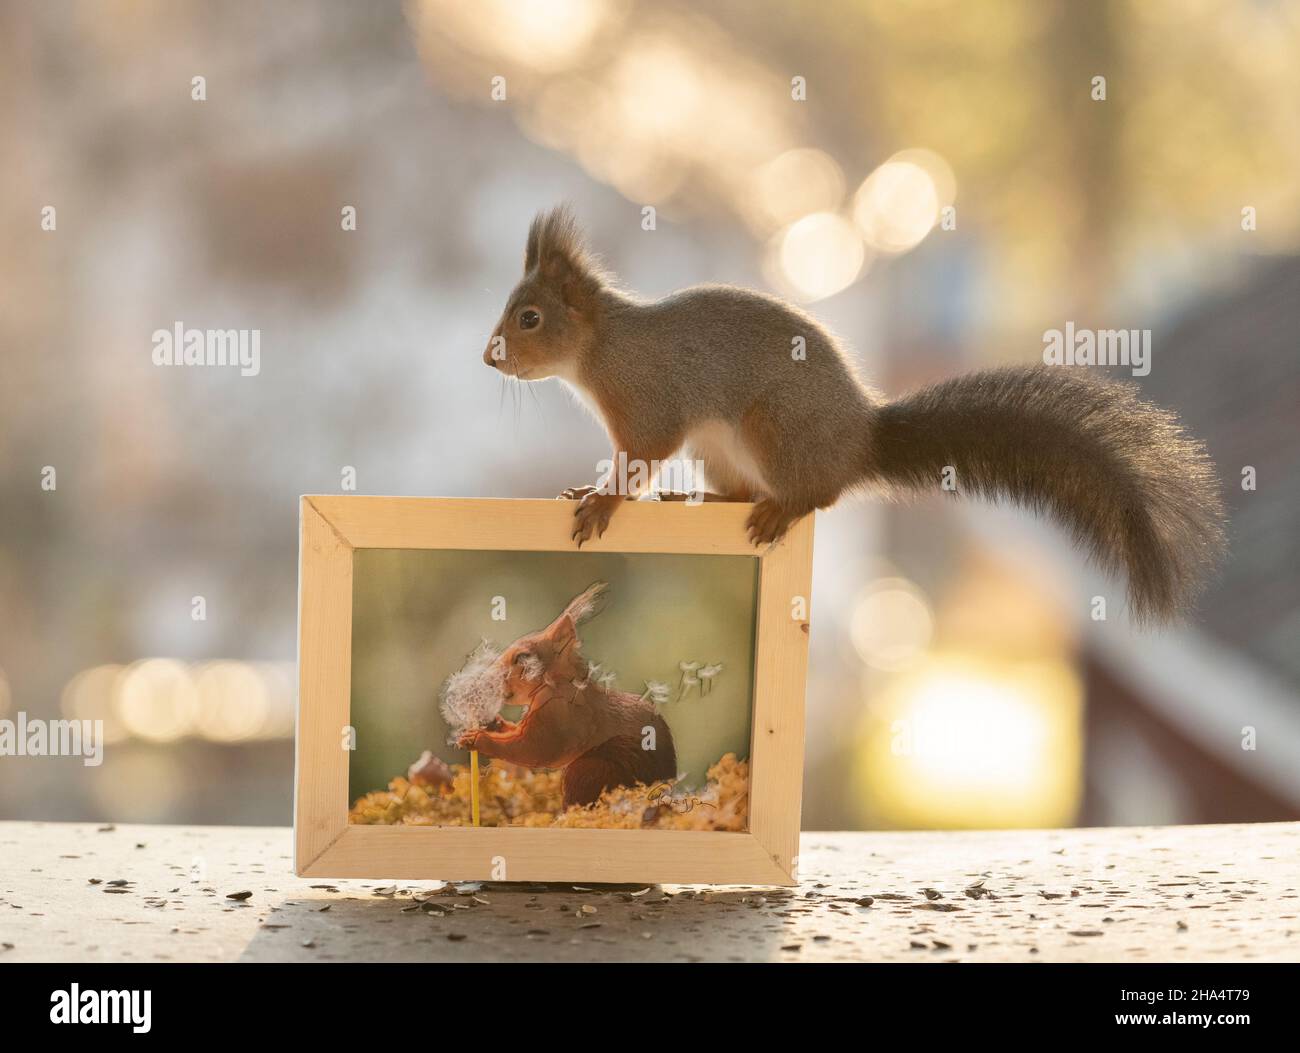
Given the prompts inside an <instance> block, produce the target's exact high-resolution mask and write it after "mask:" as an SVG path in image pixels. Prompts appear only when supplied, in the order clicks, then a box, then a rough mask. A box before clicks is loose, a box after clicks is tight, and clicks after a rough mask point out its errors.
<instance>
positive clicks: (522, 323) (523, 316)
mask: <svg viewBox="0 0 1300 1053" xmlns="http://www.w3.org/2000/svg"><path fill="white" fill-rule="evenodd" d="M541 322H542V316H541V314H540V313H539V312H538V311H535V310H533V308H531V307H529V308H527V309H526V310H524V311H521V312H519V328H520V329H536V328H537V327H538V326H539V325H540V324H541Z"/></svg>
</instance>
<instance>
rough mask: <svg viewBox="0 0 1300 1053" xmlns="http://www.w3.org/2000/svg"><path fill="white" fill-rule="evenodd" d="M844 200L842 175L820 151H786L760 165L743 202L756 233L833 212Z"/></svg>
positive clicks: (825, 154)
mask: <svg viewBox="0 0 1300 1053" xmlns="http://www.w3.org/2000/svg"><path fill="white" fill-rule="evenodd" d="M843 201H844V173H843V171H841V169H840V166H839V165H838V164H836V163H835V159H834V158H832V157H831V156H830V155H829V154H827V153H825V152H823V151H821V150H812V149H806V148H801V149H797V150H787V151H785V153H783V154H781V155H780V156H778V157H775V158H773V159H772V160H771V161H768V162H767V163H766V164H764V165H761V166H760V167H759V168H758V169H757V170H756V171H755V172H754V173H753V175H752V177H751V179H750V186H749V193H748V194H747V195H746V198H745V201H744V202H743V204H744V206H745V208H746V213H747V215H748V218H749V220H750V223H751V224H752V225H753V226H754V228H755V230H757V231H758V232H759V233H763V234H767V233H770V232H771V231H773V230H777V229H779V228H781V227H784V226H785V225H786V224H788V223H793V222H794V221H795V220H797V219H798V218H799V217H800V216H806V215H808V214H809V213H812V212H834V211H835V210H836V209H838V208H839V207H840V205H841V203H842V202H843Z"/></svg>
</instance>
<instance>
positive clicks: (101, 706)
mask: <svg viewBox="0 0 1300 1053" xmlns="http://www.w3.org/2000/svg"><path fill="white" fill-rule="evenodd" d="M125 672H126V667H125V666H121V665H97V666H92V667H91V668H90V669H83V670H82V671H81V672H80V673H78V674H77V675H76V676H74V677H73V678H72V679H71V680H69V681H68V683H67V685H66V686H65V687H64V688H63V693H62V695H61V696H60V699H59V708H60V709H62V711H63V715H64V716H65V717H67V718H69V719H70V720H101V721H103V722H104V723H103V728H104V741H105V742H106V743H113V742H121V741H122V740H123V739H125V738H127V737H128V732H127V730H126V728H125V727H123V725H122V721H121V720H120V719H119V718H118V715H117V692H118V688H119V687H120V685H121V683H122V676H123V674H124V673H125Z"/></svg>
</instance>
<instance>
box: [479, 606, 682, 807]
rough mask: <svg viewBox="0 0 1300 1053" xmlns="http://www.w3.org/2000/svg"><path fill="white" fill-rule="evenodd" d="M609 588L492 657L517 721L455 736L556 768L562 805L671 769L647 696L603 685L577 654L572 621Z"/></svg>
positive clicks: (663, 727) (592, 612)
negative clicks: (520, 711) (518, 711)
mask: <svg viewBox="0 0 1300 1053" xmlns="http://www.w3.org/2000/svg"><path fill="white" fill-rule="evenodd" d="M608 588H609V587H608V585H607V584H606V583H605V582H603V581H598V582H596V583H595V584H593V585H591V586H590V587H589V588H587V589H586V591H584V592H583V593H582V594H581V595H579V596H575V597H574V598H573V599H572V600H571V601H570V602H569V604H568V606H567V607H565V608H564V610H563V611H561V612H560V615H559V617H558V618H556V619H555V621H553V622H551V624H550V625H549V626H547V627H546V628H545V629H541V630H539V631H538V632H535V633H530V634H529V635H527V636H521V637H520V638H519V639H518V640H516V641H515V642H514V643H513V644H511V645H510V647H509V648H507V649H506V651H505V653H504V654H502V655H501V657H500V658H499V659H498V660H497V666H498V670H499V672H500V673H501V674H502V675H503V676H504V680H505V685H506V686H505V690H506V695H507V697H506V702H505V704H506V705H517V706H524V707H526V711H525V713H524V715H523V716H522V717H521V718H520V720H519V722H518V723H511V722H510V721H508V720H504V719H501V718H498V719H497V720H496V721H495V722H494V723H493V725H492V727H491V728H489V729H479V730H475V731H468V732H466V733H465V734H463V735H461V736H460V738H459V739H458V740H457V745H458V746H460V747H461V748H462V749H473V750H478V751H479V753H481V754H483V755H484V756H486V757H496V758H498V759H499V760H503V761H509V762H510V763H512V764H522V765H523V766H524V767H526V768H562V769H563V770H564V807H566V808H568V807H569V806H570V805H586V804H593V803H594V802H595V801H596V800H597V799H598V798H599V797H600V795H601V794H602V793H603V792H604V791H605V790H608V789H612V788H614V787H616V786H633V785H635V784H636V783H645V784H646V785H647V786H649V785H652V784H653V783H656V782H661V781H664V780H669V779H675V778H676V777H677V754H676V750H675V749H674V747H673V736H672V732H671V731H669V730H668V725H667V724H666V723H665V722H664V719H663V717H661V716H660V715H659V714H658V713H656V712H655V708H654V704H653V703H651V702H649V701H647V700H646V699H643V698H638V697H637V696H636V695H631V694H627V693H626V692H623V691H611V690H609V689H608V688H606V687H605V686H604V685H603V684H602V683H601V682H600V681H599V680H596V679H595V678H594V677H593V675H592V673H593V669H592V667H591V665H590V664H589V663H588V662H587V660H586V659H585V658H584V657H583V655H582V645H581V641H580V640H579V639H578V626H579V625H581V624H582V623H583V622H585V621H588V620H590V619H591V618H594V617H595V616H596V615H597V614H599V613H600V611H601V609H602V608H603V606H604V602H605V598H606V596H607V594H608ZM649 729H653V736H651V735H649V734H647V732H648V730H649Z"/></svg>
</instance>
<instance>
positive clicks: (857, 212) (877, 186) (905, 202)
mask: <svg viewBox="0 0 1300 1053" xmlns="http://www.w3.org/2000/svg"><path fill="white" fill-rule="evenodd" d="M945 173H946V174H945ZM941 182H942V183H944V184H946V185H944V186H942V187H941V186H940V183H941ZM952 193H954V182H953V180H952V175H951V170H949V169H948V168H947V165H946V164H944V163H943V162H942V160H941V159H940V158H938V155H936V154H933V153H931V152H930V151H922V150H908V151H904V152H902V153H899V154H895V155H894V156H893V157H891V158H890V159H889V160H888V161H886V162H885V163H884V164H882V165H881V166H880V167H879V168H877V169H876V170H875V171H874V172H872V173H871V174H870V175H869V176H867V178H866V179H865V180H864V181H863V183H862V185H861V186H860V187H859V188H858V192H857V193H856V194H855V195H854V198H853V219H854V221H855V222H856V223H857V225H858V229H859V230H861V231H862V236H863V237H864V238H865V239H866V241H867V244H868V245H870V246H871V247H872V248H873V249H875V250H876V251H877V252H883V253H900V252H906V251H907V250H908V249H911V248H914V247H915V246H917V245H919V244H920V243H921V241H922V240H923V239H924V238H925V236H926V235H927V234H928V233H930V230H931V228H933V226H934V225H935V223H937V222H938V221H939V213H940V209H941V208H943V206H944V205H945V204H946V203H948V202H945V200H944V197H943V195H944V194H947V195H948V200H949V201H951V195H952Z"/></svg>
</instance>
